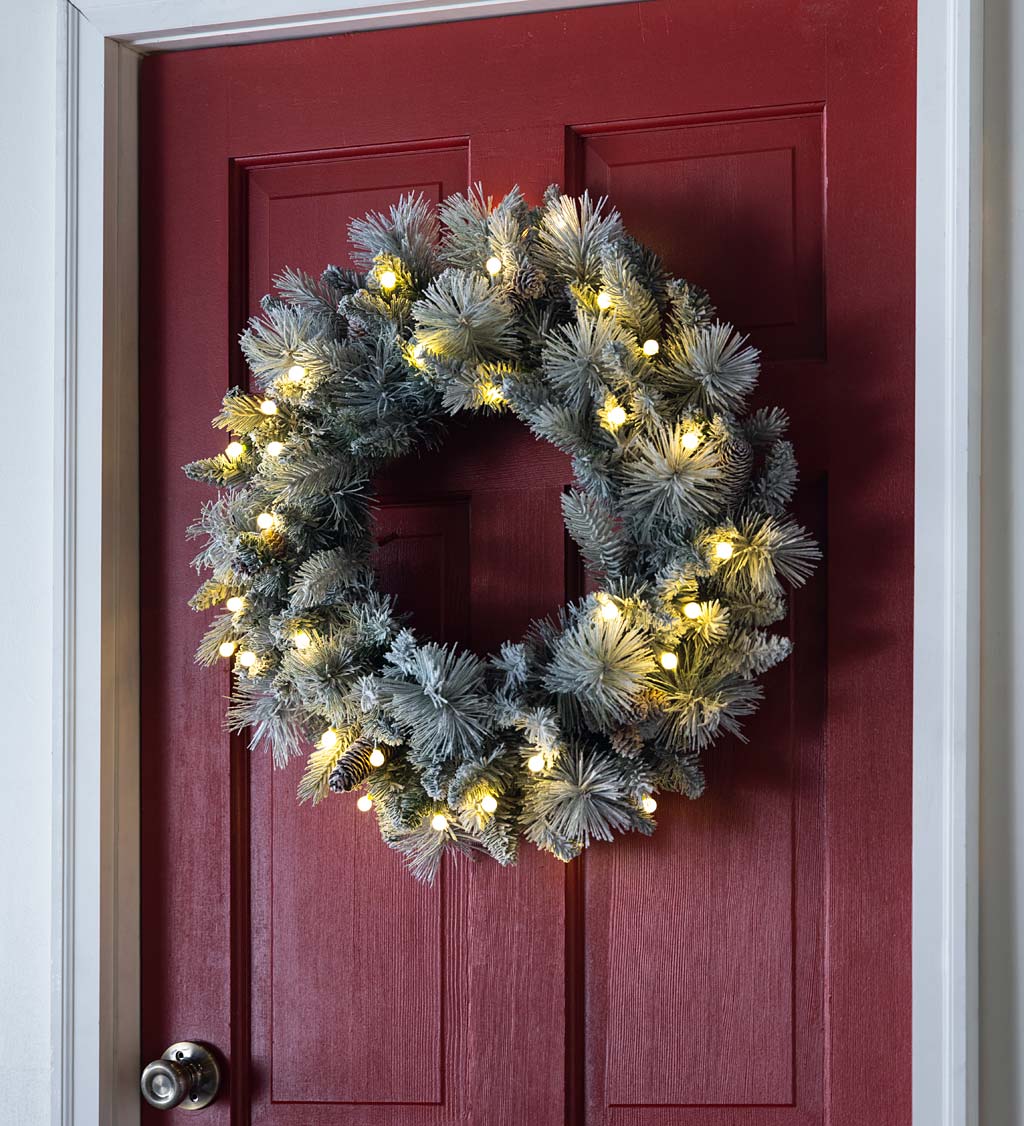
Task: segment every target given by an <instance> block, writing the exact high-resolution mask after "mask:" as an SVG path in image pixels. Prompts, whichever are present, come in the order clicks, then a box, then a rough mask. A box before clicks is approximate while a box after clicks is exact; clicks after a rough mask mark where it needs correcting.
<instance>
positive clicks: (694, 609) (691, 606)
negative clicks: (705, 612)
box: [683, 602, 700, 622]
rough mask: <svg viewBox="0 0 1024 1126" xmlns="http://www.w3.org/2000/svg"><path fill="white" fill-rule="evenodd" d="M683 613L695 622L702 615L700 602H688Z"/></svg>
mask: <svg viewBox="0 0 1024 1126" xmlns="http://www.w3.org/2000/svg"><path fill="white" fill-rule="evenodd" d="M683 613H684V614H685V615H686V616H687V617H688V618H689V619H690V621H691V622H695V621H696V620H697V619H698V618H699V617H700V603H699V602H687V604H686V605H685V606H684V607H683Z"/></svg>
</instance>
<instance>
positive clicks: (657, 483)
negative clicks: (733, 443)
mask: <svg viewBox="0 0 1024 1126" xmlns="http://www.w3.org/2000/svg"><path fill="white" fill-rule="evenodd" d="M686 430H687V427H685V426H683V425H681V424H680V423H675V425H673V426H671V427H659V429H658V430H656V431H655V432H654V433H653V434H651V436H650V437H648V438H641V439H639V440H638V442H637V444H636V448H635V457H634V460H632V461H631V462H630V464H629V466H628V467H627V469H626V470H625V472H624V476H625V478H626V484H625V487H624V489H623V494H622V495H623V500H624V501H625V502H626V505H627V507H628V509H629V510H630V511H631V512H632V513H634V515H633V516H632V522H633V523H634V524H639V525H640V526H641V534H642V535H644V536H647V537H650V538H652V539H653V538H655V537H656V533H657V531H658V525H659V523H667V524H672V525H674V526H676V527H679V528H682V529H689V528H691V527H693V525H694V524H696V523H697V522H698V521H699V520H701V519H702V518H706V517H708V516H710V515H711V514H712V513H713V512H714V511H715V509H716V506H717V505H719V504H720V503H721V494H720V492H719V491H718V490H717V489H716V484H717V482H718V478H719V477H721V475H722V465H721V460H720V458H716V457H715V454H714V452H713V451H710V450H708V449H707V447H706V445H704V446H698V447H697V448H696V449H695V450H689V449H687V448H686V446H685V445H684V444H683V439H684V435H685V433H686Z"/></svg>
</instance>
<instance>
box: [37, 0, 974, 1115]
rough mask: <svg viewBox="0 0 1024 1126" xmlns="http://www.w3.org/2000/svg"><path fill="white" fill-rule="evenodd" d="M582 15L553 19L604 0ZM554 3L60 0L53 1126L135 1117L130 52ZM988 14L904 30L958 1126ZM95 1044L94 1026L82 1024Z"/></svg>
mask: <svg viewBox="0 0 1024 1126" xmlns="http://www.w3.org/2000/svg"><path fill="white" fill-rule="evenodd" d="M607 2H609V0H579V2H578V3H577V4H575V5H572V6H584V5H585V4H593V3H607ZM567 6H570V5H567V4H566V3H565V0H361V2H354V3H353V4H351V5H348V6H339V4H338V3H337V0H336V2H335V4H334V5H317V4H316V3H315V2H313V0H217V2H216V3H210V2H209V0H134V2H129V3H124V2H123V0H86V2H85V3H82V4H80V5H79V6H78V7H75V6H73V5H72V4H71V3H69V2H68V0H62V3H61V5H60V9H59V17H60V19H61V21H62V35H61V37H60V57H59V59H58V76H59V80H60V83H61V90H60V99H59V102H58V110H59V115H58V116H59V120H58V136H57V145H58V177H59V180H60V182H59V183H58V185H57V188H58V192H57V195H58V215H57V232H58V233H57V263H56V267H57V280H58V284H57V292H58V309H57V325H56V372H55V379H56V402H57V411H56V434H55V439H56V441H55V445H56V450H57V457H56V464H55V506H54V511H55V523H54V537H55V539H54V542H55V557H56V572H57V574H56V582H55V591H56V607H55V610H56V613H55V636H54V644H53V675H54V684H55V692H54V698H55V701H56V703H55V712H54V715H53V733H54V747H55V760H54V771H53V775H54V795H53V797H54V809H55V811H57V812H56V814H55V819H54V824H55V830H54V838H55V839H54V878H53V888H54V891H53V965H54V973H53V1006H52V1012H53V1024H54V1033H53V1043H54V1050H55V1057H56V1058H55V1060H54V1069H53V1071H54V1083H53V1113H52V1121H53V1122H54V1123H60V1124H61V1126H99V1124H100V1123H104V1124H108V1123H110V1124H115V1126H130V1124H132V1123H135V1122H137V1121H138V1116H139V1107H138V1104H139V1099H138V1095H137V1081H138V1071H139V1066H140V1059H139V1041H138V999H139V973H138V954H137V950H138V927H139V922H138V906H139V874H138V862H137V852H138V726H139V720H138V686H139V672H138V667H139V659H138V658H139V654H138V565H139V550H138V526H137V506H138V473H137V441H136V433H137V424H138V407H137V395H136V388H137V378H138V371H137V363H136V352H137V346H136V345H137V337H136V334H137V325H136V304H137V270H138V248H137V242H136V238H135V231H136V229H137V223H136V216H137V170H136V166H137V160H136V157H137V137H136V130H137V121H136V109H135V103H136V90H137V77H138V62H139V58H140V52H146V51H152V50H177V49H183V48H189V47H195V46H213V45H218V44H225V43H240V42H253V41H259V40H271V39H284V38H295V37H299V36H308V35H315V34H331V33H334V32H338V31H355V30H362V29H366V28H370V27H374V28H377V27H393V26H399V25H402V24H413V23H429V22H435V21H441V20H452V19H466V18H480V17H483V16H490V15H507V14H510V13H514V12H535V11H543V10H550V9H555V8H564V7H567ZM981 12H982V0H933V2H932V3H929V4H925V3H921V4H920V14H919V17H918V114H917V314H916V324H917V331H916V387H915V390H916V408H915V410H916V420H915V508H914V521H915V584H914V607H915V614H914V622H915V625H914V752H913V753H914V844H913V852H914V855H913V884H914V890H913V927H914V937H913V1023H914V1033H913V1064H914V1078H913V1104H914V1116H913V1117H914V1123H915V1126H976V1123H977V1103H978V1090H977V1074H978V1068H977V1030H978V1019H977V913H978V872H977V839H978V798H977V793H978V745H979V738H978V729H979V709H978V700H979V672H978V666H979V659H978V657H979V619H980V613H979V611H980V590H979V587H980V583H979V567H978V561H979V542H980V535H979V509H980V504H979V497H980V444H981V433H980V299H981V274H980V233H981V223H980V212H981V177H980V138H981V119H980V110H981V91H980V80H981V59H980V50H981V30H982V29H981ZM97 1030H98V1034H97Z"/></svg>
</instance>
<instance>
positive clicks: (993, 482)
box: [979, 0, 1024, 1126]
mask: <svg viewBox="0 0 1024 1126" xmlns="http://www.w3.org/2000/svg"><path fill="white" fill-rule="evenodd" d="M1011 61H1012V62H1013V64H1014V65H1013V66H1011ZM984 96H985V138H984V173H983V175H984V191H985V216H984V238H985V247H984V256H985V264H984V293H983V308H984V342H983V348H984V354H983V373H984V374H983V392H982V395H983V408H982V429H983V447H982V545H983V546H982V552H983V557H982V598H983V601H984V612H983V621H982V626H983V640H982V759H981V826H982V830H981V927H980V935H979V941H980V953H981V970H980V988H981V1007H982V1021H981V1043H980V1054H981V1106H982V1123H983V1126H1004V1124H1005V1126H1020V1124H1021V1123H1024V1059H1022V1056H1021V1053H1022V1050H1024V1029H1022V1013H1024V977H1022V968H1024V223H1022V219H1024V4H1021V3H1019V2H1017V0H988V2H987V3H986V6H985V95H984Z"/></svg>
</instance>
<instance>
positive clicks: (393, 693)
mask: <svg viewBox="0 0 1024 1126" xmlns="http://www.w3.org/2000/svg"><path fill="white" fill-rule="evenodd" d="M484 671H485V666H484V663H483V662H482V661H481V660H480V659H479V658H478V657H475V656H474V655H473V654H472V653H466V652H462V653H460V652H457V651H456V650H454V649H446V648H444V647H443V646H440V645H434V644H428V645H424V646H421V647H418V648H416V649H415V651H414V652H413V653H412V654H411V655H410V657H409V658H408V659H407V660H403V662H402V666H401V667H398V668H396V670H395V673H394V674H393V675H391V676H387V675H385V676H384V677H382V678H381V683H382V686H383V689H384V692H385V694H386V698H387V702H388V706H389V708H390V710H391V712H392V713H393V715H394V716H395V719H396V720H397V721H398V723H399V725H400V726H401V727H402V728H404V730H405V731H406V733H407V734H408V736H409V744H410V747H411V748H412V749H413V751H414V752H415V753H416V754H417V756H418V757H420V758H425V759H426V758H432V757H434V756H443V757H444V758H446V759H447V758H454V759H458V758H463V757H465V756H466V755H469V754H472V753H474V752H476V751H478V750H479V749H480V747H481V746H482V745H483V740H484V736H485V735H486V734H487V731H488V728H489V726H490V720H491V708H490V706H489V703H488V699H487V696H486V694H485V691H484Z"/></svg>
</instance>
